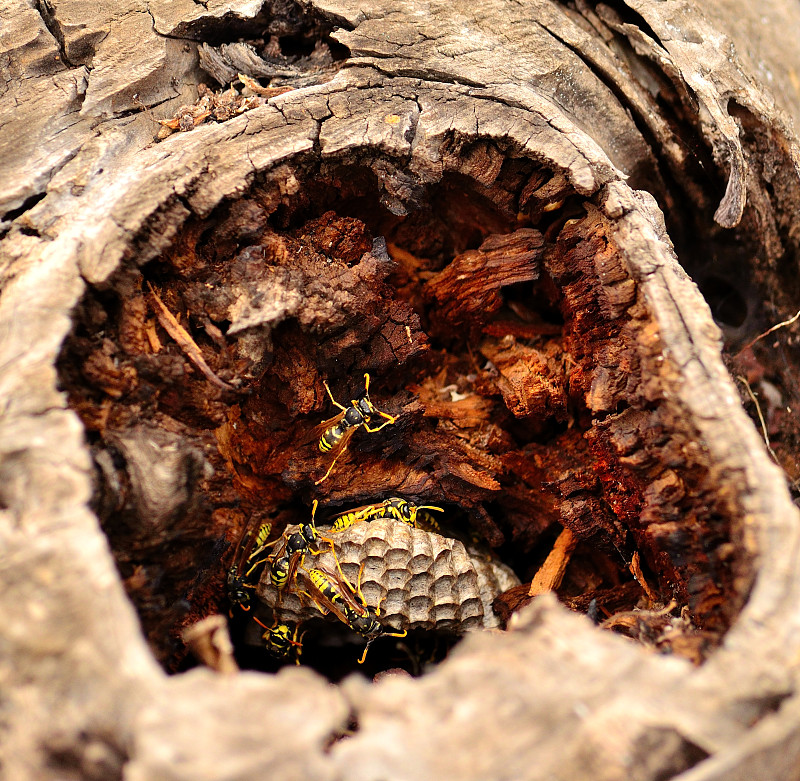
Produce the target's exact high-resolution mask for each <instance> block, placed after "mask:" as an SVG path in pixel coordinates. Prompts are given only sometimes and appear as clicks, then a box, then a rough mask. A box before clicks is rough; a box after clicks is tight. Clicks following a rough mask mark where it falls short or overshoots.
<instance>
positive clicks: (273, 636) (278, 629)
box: [253, 616, 304, 664]
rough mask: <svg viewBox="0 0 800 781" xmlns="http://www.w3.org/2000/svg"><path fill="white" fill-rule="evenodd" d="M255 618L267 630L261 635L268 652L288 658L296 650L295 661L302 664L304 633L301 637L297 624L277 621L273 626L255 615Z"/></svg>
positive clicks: (276, 656)
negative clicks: (298, 633)
mask: <svg viewBox="0 0 800 781" xmlns="http://www.w3.org/2000/svg"><path fill="white" fill-rule="evenodd" d="M253 620H254V621H255V622H256V623H257V624H258V625H259V626H260V627H262V628H263V629H265V630H266V631H265V632H264V634H263V635H262V636H261V637H262V638H263V640H264V644H265V646H266V648H267V653H269V655H270V656H274V657H275V658H276V659H286V658H288V657H289V656H290V655H291V654H292V652H294V663H295V664H300V654H301V653H302V652H303V634H304V633H303V634H301V635H300V636H299V637H298V636H297V632H298V630H299V627H298V626H297V625H294V626H292V625H290V624H280V623H278V622H277V619H276V621H275V623H274V624H273V625H272V626H267V625H266V624H262V623H261V621H259V620H258V619H257V618H256V617H255V616H253Z"/></svg>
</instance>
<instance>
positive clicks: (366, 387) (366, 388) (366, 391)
mask: <svg viewBox="0 0 800 781" xmlns="http://www.w3.org/2000/svg"><path fill="white" fill-rule="evenodd" d="M364 395H365V396H369V373H368V372H364Z"/></svg>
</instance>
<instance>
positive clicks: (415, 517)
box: [331, 496, 444, 532]
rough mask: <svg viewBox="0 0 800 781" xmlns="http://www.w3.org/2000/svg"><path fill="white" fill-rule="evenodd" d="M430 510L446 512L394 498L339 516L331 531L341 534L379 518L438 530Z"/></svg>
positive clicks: (431, 506)
mask: <svg viewBox="0 0 800 781" xmlns="http://www.w3.org/2000/svg"><path fill="white" fill-rule="evenodd" d="M428 510H438V511H439V512H444V509H443V508H441V507H434V506H433V505H416V504H412V503H411V502H408V501H406V500H405V499H401V498H400V497H399V496H393V497H391V498H390V499H385V500H384V501H382V502H379V503H377V504H367V505H364V506H362V507H356V508H355V509H353V510H349V511H348V512H346V513H344V514H342V515H339V516H338V517H336V518H335V519H334V521H333V526H332V527H331V531H332V532H341V531H344V530H345V529H348V528H349V527H350V526H353V525H354V524H356V523H360V522H361V521H374V520H378V519H379V518H394V519H395V520H397V521H402V522H403V523H406V524H408V525H409V526H413V527H414V528H417V529H418V528H420V524H423V525H425V526H428V527H431V528H433V529H434V530H437V529H438V528H439V526H438V524H437V523H436V521H435V520H434V519H433V516H432V515H431V514H430V513H429V512H427V511H428ZM418 521H419V523H418Z"/></svg>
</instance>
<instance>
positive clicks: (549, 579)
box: [528, 529, 578, 597]
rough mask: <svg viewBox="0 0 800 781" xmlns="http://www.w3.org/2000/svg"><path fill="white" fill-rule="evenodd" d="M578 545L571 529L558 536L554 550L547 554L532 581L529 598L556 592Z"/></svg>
mask: <svg viewBox="0 0 800 781" xmlns="http://www.w3.org/2000/svg"><path fill="white" fill-rule="evenodd" d="M577 544H578V540H577V539H576V538H575V535H574V534H573V533H572V532H571V531H570V530H569V529H564V530H563V531H562V532H561V534H559V535H558V539H557V540H556V542H555V545H553V549H552V550H551V551H550V553H548V554H547V558H546V559H545V560H544V564H542V566H541V567H539V571H538V572H537V573H536V575H535V576H534V578H533V580H532V581H531V587H530V589H529V590H528V596H531V597H536V596H539V594H544V593H545V592H547V591H554V590H555V589H557V588H558V587H559V586H560V585H561V581H562V580H563V579H564V573H565V572H566V571H567V565H568V564H569V560H570V557H571V556H572V552H573V551H574V550H575V547H576V546H577Z"/></svg>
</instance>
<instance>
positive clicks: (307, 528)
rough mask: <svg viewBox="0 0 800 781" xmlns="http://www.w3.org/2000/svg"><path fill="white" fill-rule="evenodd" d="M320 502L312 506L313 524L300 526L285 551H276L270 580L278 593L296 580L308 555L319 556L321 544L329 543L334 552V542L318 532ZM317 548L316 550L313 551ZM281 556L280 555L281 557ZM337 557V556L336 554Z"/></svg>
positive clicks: (286, 541)
mask: <svg viewBox="0 0 800 781" xmlns="http://www.w3.org/2000/svg"><path fill="white" fill-rule="evenodd" d="M318 505H319V502H318V501H317V500H316V499H315V500H314V503H313V504H312V505H311V523H304V524H302V525H301V526H300V531H299V532H294V533H293V534H290V535H289V536H288V537H286V536H284V537H283V538H282V539H284V540H285V542H284V546H283V549H282V550H281V551H276V552H275V555H274V556H273V557H272V560H271V562H270V580H271V582H272V585H273V586H275V588H276V589H278V591H282V590H283V589H284V588H285V587H286V584H287V583H289V581H291V580H294V578H295V575H296V573H297V567H298V566H299V564H300V562H301V561H302V559H303V556H305V554H306V553H311V554H312V555H314V556H315V555H317V554H318V553H319V550H320V547H319V546H320V543H321V542H328V543H329V544H330V546H331V551H333V542H331V540H329V539H328V538H327V537H323V536H321V535H320V533H319V532H318V531H317V527H316V521H315V519H316V515H317V506H318ZM312 548H316V550H312ZM279 554H280V555H279ZM334 555H335V554H334Z"/></svg>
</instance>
